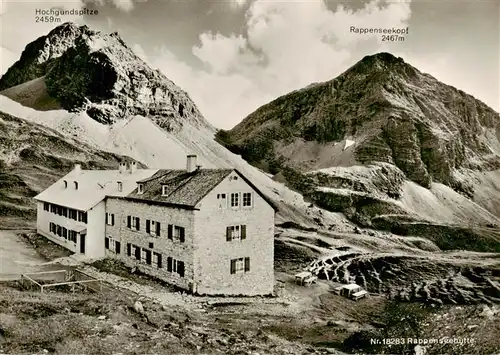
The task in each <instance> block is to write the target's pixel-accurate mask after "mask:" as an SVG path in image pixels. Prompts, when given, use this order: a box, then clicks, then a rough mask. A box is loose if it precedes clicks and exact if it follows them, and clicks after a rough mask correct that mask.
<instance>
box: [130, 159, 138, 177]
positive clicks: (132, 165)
mask: <svg viewBox="0 0 500 355" xmlns="http://www.w3.org/2000/svg"><path fill="white" fill-rule="evenodd" d="M129 170H130V173H131V174H133V173H135V172H136V170H137V163H136V162H135V161H133V162H130V165H129Z"/></svg>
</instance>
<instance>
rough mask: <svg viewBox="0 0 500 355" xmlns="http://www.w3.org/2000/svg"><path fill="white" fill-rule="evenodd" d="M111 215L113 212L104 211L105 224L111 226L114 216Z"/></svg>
mask: <svg viewBox="0 0 500 355" xmlns="http://www.w3.org/2000/svg"><path fill="white" fill-rule="evenodd" d="M112 216H113V213H109V212H106V224H107V225H108V226H112V225H113V224H112V223H113V218H114V217H112Z"/></svg>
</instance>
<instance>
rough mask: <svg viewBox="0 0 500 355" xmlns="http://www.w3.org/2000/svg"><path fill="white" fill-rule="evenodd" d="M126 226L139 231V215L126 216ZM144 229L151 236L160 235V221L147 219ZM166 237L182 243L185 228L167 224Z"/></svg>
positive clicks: (184, 237)
mask: <svg viewBox="0 0 500 355" xmlns="http://www.w3.org/2000/svg"><path fill="white" fill-rule="evenodd" d="M127 228H129V229H133V230H136V231H140V230H141V219H140V218H139V217H134V216H127ZM145 231H146V233H147V234H149V235H151V236H155V237H159V236H161V223H160V222H158V221H153V220H150V219H147V220H146V228H145ZM167 238H168V239H170V240H178V241H179V242H181V243H184V242H185V241H186V232H185V228H184V227H180V226H176V225H173V224H168V225H167Z"/></svg>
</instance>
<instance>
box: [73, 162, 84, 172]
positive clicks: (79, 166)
mask: <svg viewBox="0 0 500 355" xmlns="http://www.w3.org/2000/svg"><path fill="white" fill-rule="evenodd" d="M73 171H74V172H75V173H77V174H80V173H81V172H82V166H81V165H80V164H75V168H74V169H73Z"/></svg>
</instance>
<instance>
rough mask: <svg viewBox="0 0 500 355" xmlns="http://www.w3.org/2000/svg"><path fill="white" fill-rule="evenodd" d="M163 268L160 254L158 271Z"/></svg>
mask: <svg viewBox="0 0 500 355" xmlns="http://www.w3.org/2000/svg"><path fill="white" fill-rule="evenodd" d="M162 267H163V265H162V263H161V254H158V269H161V268H162Z"/></svg>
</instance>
